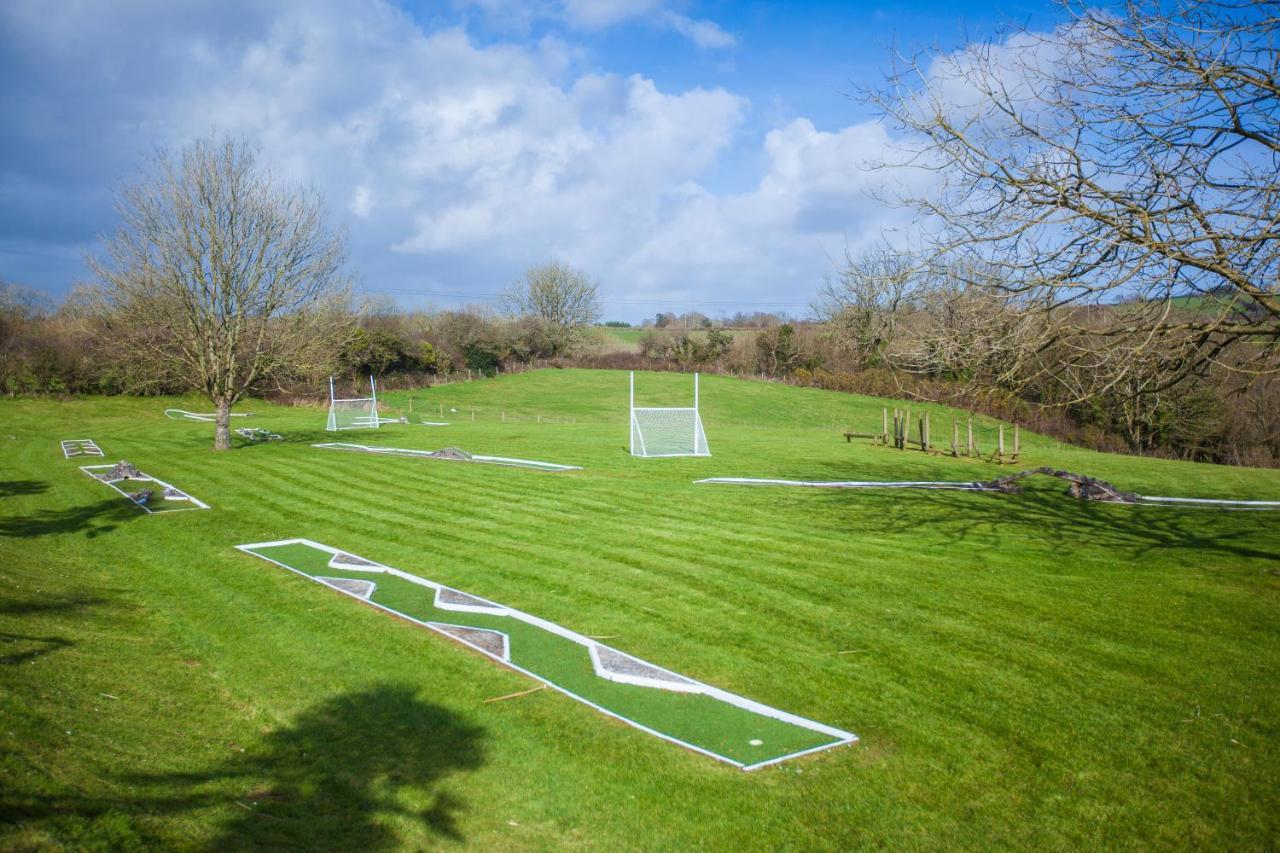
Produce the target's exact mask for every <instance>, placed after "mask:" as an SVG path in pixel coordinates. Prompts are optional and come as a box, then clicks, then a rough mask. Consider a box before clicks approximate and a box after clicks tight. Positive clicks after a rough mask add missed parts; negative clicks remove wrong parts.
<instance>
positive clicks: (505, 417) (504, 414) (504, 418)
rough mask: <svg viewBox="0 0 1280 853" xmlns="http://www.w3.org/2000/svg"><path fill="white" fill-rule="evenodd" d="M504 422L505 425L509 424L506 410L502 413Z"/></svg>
mask: <svg viewBox="0 0 1280 853" xmlns="http://www.w3.org/2000/svg"><path fill="white" fill-rule="evenodd" d="M502 422H503V423H504V424H505V423H506V422H507V412H506V410H505V409H504V410H503V412H502Z"/></svg>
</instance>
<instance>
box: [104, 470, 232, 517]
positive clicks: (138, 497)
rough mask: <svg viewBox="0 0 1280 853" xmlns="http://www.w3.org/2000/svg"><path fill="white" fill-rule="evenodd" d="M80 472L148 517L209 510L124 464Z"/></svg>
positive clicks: (179, 490)
mask: <svg viewBox="0 0 1280 853" xmlns="http://www.w3.org/2000/svg"><path fill="white" fill-rule="evenodd" d="M80 470H81V471H83V472H84V473H86V474H88V475H89V476H90V477H92V478H93V479H95V480H97V481H98V482H99V483H105V484H106V485H107V486H110V487H111V488H112V489H114V490H116V491H117V492H119V493H120V494H122V495H124V497H125V498H126V499H127V500H128V501H129V502H130V503H132V504H133V505H134V506H136V507H138V508H139V509H141V510H142V511H143V512H146V513H149V514H151V515H158V514H160V513H165V512H184V511H186V510H190V509H210V506H209V505H208V504H207V503H205V502H204V501H202V500H200V499H198V498H196V497H193V496H191V495H189V494H187V493H186V492H184V491H183V490H182V489H179V488H178V487H177V486H174V485H171V484H169V483H166V482H165V481H164V480H160V479H158V478H156V477H152V476H151V475H149V474H144V473H143V472H142V471H139V470H138V468H137V466H135V465H133V464H131V463H129V462H126V461H124V460H121V461H119V462H116V463H115V464H114V465H81V466H80ZM157 492H159V494H157ZM174 504H182V505H181V506H175V505H174Z"/></svg>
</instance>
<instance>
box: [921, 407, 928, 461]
mask: <svg viewBox="0 0 1280 853" xmlns="http://www.w3.org/2000/svg"><path fill="white" fill-rule="evenodd" d="M920 450H921V451H923V452H925V453H928V452H929V413H928V412H925V413H924V417H922V418H921V419H920Z"/></svg>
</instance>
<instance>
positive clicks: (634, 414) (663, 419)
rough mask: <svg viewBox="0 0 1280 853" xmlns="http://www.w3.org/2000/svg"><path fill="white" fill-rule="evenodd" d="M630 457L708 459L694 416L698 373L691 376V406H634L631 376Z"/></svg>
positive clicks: (633, 378) (699, 420)
mask: <svg viewBox="0 0 1280 853" xmlns="http://www.w3.org/2000/svg"><path fill="white" fill-rule="evenodd" d="M631 455H632V456H710V455H711V451H710V449H708V448H707V435H706V433H705V432H703V431H702V418H701V417H699V416H698V374H696V373H695V374H693V407H692V408H687V409H682V408H676V409H658V408H652V407H643V406H642V407H639V408H637V406H636V374H635V372H634V371H632V373H631Z"/></svg>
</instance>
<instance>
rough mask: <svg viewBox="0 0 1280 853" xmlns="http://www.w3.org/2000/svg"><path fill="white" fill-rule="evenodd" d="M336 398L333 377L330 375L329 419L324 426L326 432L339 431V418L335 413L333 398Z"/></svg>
mask: <svg viewBox="0 0 1280 853" xmlns="http://www.w3.org/2000/svg"><path fill="white" fill-rule="evenodd" d="M335 396H336V395H335V394H334V393H333V376H332V375H330V376H329V419H328V420H327V421H325V425H324V428H325V429H326V430H334V431H337V429H338V421H337V416H336V415H335V414H334V412H333V398H334V397H335Z"/></svg>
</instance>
